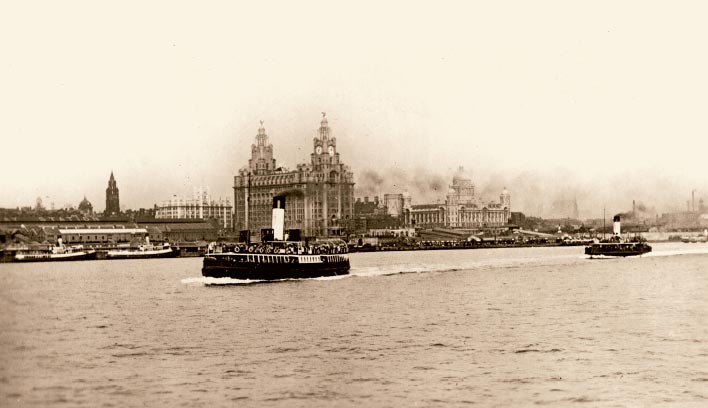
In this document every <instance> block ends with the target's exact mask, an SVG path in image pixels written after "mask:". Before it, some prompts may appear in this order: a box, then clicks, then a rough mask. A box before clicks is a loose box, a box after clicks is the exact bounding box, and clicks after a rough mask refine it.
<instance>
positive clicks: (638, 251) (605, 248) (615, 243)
mask: <svg viewBox="0 0 708 408" xmlns="http://www.w3.org/2000/svg"><path fill="white" fill-rule="evenodd" d="M612 229H613V236H612V237H611V238H610V239H608V240H604V241H601V242H594V243H592V244H590V245H588V246H586V247H585V255H590V258H593V257H595V256H620V257H626V256H637V255H642V254H646V253H648V252H651V250H652V248H651V246H650V245H649V244H647V243H646V242H645V241H643V240H641V239H634V240H624V239H623V238H622V236H621V235H620V233H621V226H620V217H619V215H615V217H614V220H613V228H612Z"/></svg>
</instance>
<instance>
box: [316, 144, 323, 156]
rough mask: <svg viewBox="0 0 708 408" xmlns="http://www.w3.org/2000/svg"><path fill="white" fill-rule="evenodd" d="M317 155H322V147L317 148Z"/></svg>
mask: <svg viewBox="0 0 708 408" xmlns="http://www.w3.org/2000/svg"><path fill="white" fill-rule="evenodd" d="M315 153H317V154H320V153H322V146H317V147H315Z"/></svg>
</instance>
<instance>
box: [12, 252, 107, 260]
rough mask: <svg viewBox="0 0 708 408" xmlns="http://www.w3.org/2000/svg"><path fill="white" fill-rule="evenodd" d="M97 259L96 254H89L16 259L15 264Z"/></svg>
mask: <svg viewBox="0 0 708 408" xmlns="http://www.w3.org/2000/svg"><path fill="white" fill-rule="evenodd" d="M92 259H96V252H89V253H86V254H77V255H76V256H63V257H56V256H51V255H50V256H48V257H29V258H19V259H18V258H17V257H15V262H66V261H90V260H92Z"/></svg>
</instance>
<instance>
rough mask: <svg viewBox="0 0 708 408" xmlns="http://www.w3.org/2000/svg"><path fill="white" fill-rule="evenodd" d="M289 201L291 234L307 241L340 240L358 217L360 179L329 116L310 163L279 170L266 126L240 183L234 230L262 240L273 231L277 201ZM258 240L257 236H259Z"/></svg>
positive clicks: (287, 212) (237, 178) (236, 187)
mask: <svg viewBox="0 0 708 408" xmlns="http://www.w3.org/2000/svg"><path fill="white" fill-rule="evenodd" d="M276 196H285V197H286V200H285V229H286V230H287V229H300V230H301V231H302V233H303V235H305V236H318V235H319V236H323V235H331V234H337V233H339V232H341V231H342V229H343V228H344V227H345V226H346V225H348V224H349V223H350V221H351V220H352V216H353V211H354V176H353V174H352V172H351V170H350V169H349V166H347V165H345V164H343V163H342V162H341V161H340V157H339V152H338V151H337V138H335V137H333V136H332V135H331V130H330V128H329V124H328V122H327V118H326V116H325V114H324V113H323V114H322V121H321V122H320V127H319V129H318V131H317V135H316V136H315V138H314V139H313V142H312V153H311V154H310V163H303V164H298V165H297V168H296V169H295V170H288V169H286V168H284V167H277V165H276V160H275V158H274V157H273V145H272V144H270V143H269V142H268V135H267V134H266V131H265V128H264V127H263V122H261V127H260V128H259V129H258V134H257V135H256V143H255V144H253V145H251V159H249V161H248V167H244V168H242V169H241V170H239V172H238V175H237V176H235V177H234V229H235V230H237V231H238V230H250V231H251V234H252V235H253V234H258V233H259V232H260V230H261V229H262V228H270V227H271V216H272V202H273V197H276ZM254 236H255V235H254Z"/></svg>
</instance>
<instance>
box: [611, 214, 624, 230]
mask: <svg viewBox="0 0 708 408" xmlns="http://www.w3.org/2000/svg"><path fill="white" fill-rule="evenodd" d="M612 232H613V233H614V234H615V235H621V234H622V230H621V227H620V216H619V215H615V218H614V219H613V220H612Z"/></svg>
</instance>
